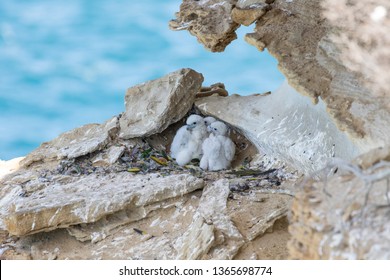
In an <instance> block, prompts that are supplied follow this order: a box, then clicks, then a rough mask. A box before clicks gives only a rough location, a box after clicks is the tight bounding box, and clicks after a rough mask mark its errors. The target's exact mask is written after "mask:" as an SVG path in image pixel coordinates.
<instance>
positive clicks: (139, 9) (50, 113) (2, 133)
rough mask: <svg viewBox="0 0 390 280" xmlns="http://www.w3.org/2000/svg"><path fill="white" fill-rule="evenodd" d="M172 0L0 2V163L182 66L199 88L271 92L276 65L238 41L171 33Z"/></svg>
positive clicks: (100, 114) (105, 114) (102, 114)
mask: <svg viewBox="0 0 390 280" xmlns="http://www.w3.org/2000/svg"><path fill="white" fill-rule="evenodd" d="M180 3H181V1H180V0H164V1H159V0H146V1H145V0H144V1H126V0H110V1H104V0H90V1H89V0H66V1H65V0H55V1H53V0H1V1H0V159H3V160H4V159H11V158H14V157H17V156H23V155H25V154H27V153H28V152H30V151H31V150H33V149H34V148H36V147H38V146H39V145H40V143H42V142H44V141H48V140H51V139H53V138H55V137H56V136H58V134H60V133H61V132H64V131H67V130H70V129H73V128H75V127H79V126H81V125H83V124H86V123H101V122H103V121H105V120H107V119H108V118H110V117H111V116H113V115H117V114H118V113H120V112H122V111H123V110H124V104H123V100H124V93H125V91H126V89H127V88H128V87H130V86H133V85H135V84H137V83H141V82H145V81H147V80H150V79H155V78H158V77H160V76H163V75H165V74H167V73H169V72H172V71H175V70H177V69H179V68H184V67H190V68H193V69H195V70H196V71H198V72H201V73H202V74H203V75H204V76H205V83H204V84H205V85H208V84H211V83H215V82H223V83H225V85H226V88H227V89H228V91H229V92H230V93H239V94H242V95H246V94H251V93H255V92H259V93H261V92H264V91H268V90H274V89H276V88H277V86H278V85H279V84H280V83H281V82H282V80H283V76H282V75H281V74H280V73H279V72H278V70H277V68H276V64H277V63H276V61H275V60H274V59H273V58H272V57H271V56H270V55H268V54H267V53H259V52H258V51H257V50H256V49H255V48H254V47H252V46H250V45H248V44H247V43H245V42H244V40H243V36H244V34H245V33H248V32H251V30H252V29H253V26H252V27H249V28H245V29H244V28H240V30H239V32H238V36H239V39H238V40H236V41H234V42H233V43H232V44H231V45H230V46H228V47H227V49H226V51H225V52H224V53H210V52H208V51H207V50H205V49H204V48H203V47H202V45H200V44H199V43H197V41H196V38H195V37H192V36H190V35H189V33H188V32H186V31H180V32H174V31H171V30H169V28H168V21H169V20H170V19H172V18H173V15H174V13H175V12H176V11H177V10H178V7H179V6H180Z"/></svg>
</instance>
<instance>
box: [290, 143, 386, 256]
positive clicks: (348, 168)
mask: <svg viewBox="0 0 390 280" xmlns="http://www.w3.org/2000/svg"><path fill="white" fill-rule="evenodd" d="M382 151H383V150H382ZM387 151H388V150H387ZM375 155H376V159H375ZM389 155H390V154H388V155H387V156H389ZM381 158H383V153H382V154H381V152H378V150H374V151H372V152H370V154H369V155H364V156H363V158H360V159H359V160H357V161H358V162H364V159H369V161H371V162H372V163H373V165H372V166H370V167H368V168H366V169H364V168H363V169H361V168H360V167H359V166H357V165H355V164H350V163H346V162H344V161H337V162H335V163H334V164H333V165H331V166H329V167H330V169H327V170H325V172H324V173H325V174H333V173H334V172H335V170H336V168H337V173H336V174H335V175H333V176H330V177H328V178H326V180H322V181H314V180H308V181H306V183H305V184H304V185H303V187H302V188H300V189H299V191H298V193H297V195H296V197H295V199H294V202H293V205H292V216H291V225H290V228H289V229H290V233H291V234H292V239H291V241H290V243H289V250H290V254H291V257H292V258H293V259H365V260H367V259H371V260H377V259H386V260H388V259H389V258H390V253H389V252H390V237H389V234H388V233H389V231H390V222H389V219H388V217H389V215H390V207H389V205H390V192H389V181H390V163H389V162H388V161H387V162H385V161H379V160H380V159H381ZM363 166H364V164H363Z"/></svg>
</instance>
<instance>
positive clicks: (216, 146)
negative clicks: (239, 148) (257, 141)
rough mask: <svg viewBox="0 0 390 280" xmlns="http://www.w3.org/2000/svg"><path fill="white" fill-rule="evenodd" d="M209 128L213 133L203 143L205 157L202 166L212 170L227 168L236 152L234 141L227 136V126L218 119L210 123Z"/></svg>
mask: <svg viewBox="0 0 390 280" xmlns="http://www.w3.org/2000/svg"><path fill="white" fill-rule="evenodd" d="M209 130H210V131H211V134H210V136H209V137H208V138H207V139H206V140H205V141H204V142H203V145H202V150H203V157H202V159H201V161H200V168H202V169H204V170H211V171H218V170H222V169H227V168H229V167H230V164H231V162H232V160H233V158H234V154H235V152H236V147H235V146H234V143H233V141H232V140H231V139H230V138H229V137H227V136H226V135H227V126H226V125H225V124H224V123H222V122H219V121H216V122H213V123H212V124H210V126H209Z"/></svg>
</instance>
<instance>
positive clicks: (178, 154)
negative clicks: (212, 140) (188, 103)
mask: <svg viewBox="0 0 390 280" xmlns="http://www.w3.org/2000/svg"><path fill="white" fill-rule="evenodd" d="M186 123H187V125H185V126H183V127H181V128H180V129H179V130H178V131H177V133H176V135H175V137H174V139H173V142H172V145H171V156H172V157H173V158H175V159H176V162H177V163H178V164H179V165H181V166H183V165H185V164H187V163H189V162H190V161H191V160H192V159H194V158H200V157H201V154H202V143H203V141H204V139H205V138H206V137H207V129H206V126H205V124H204V120H203V118H202V117H201V116H198V115H191V116H189V117H188V119H187V121H186Z"/></svg>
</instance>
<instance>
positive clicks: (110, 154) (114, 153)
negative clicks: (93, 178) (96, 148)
mask: <svg viewBox="0 0 390 280" xmlns="http://www.w3.org/2000/svg"><path fill="white" fill-rule="evenodd" d="M125 149H126V148H125V147H124V146H111V147H110V148H108V149H107V151H105V152H104V153H101V154H98V155H97V156H96V157H95V158H94V159H93V160H92V163H93V166H109V165H111V164H113V163H115V162H116V161H117V160H118V159H119V157H120V156H121V155H122V154H123V153H124V151H125Z"/></svg>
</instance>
